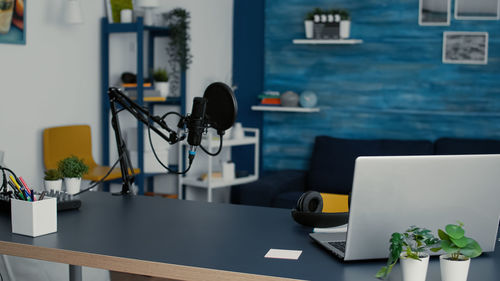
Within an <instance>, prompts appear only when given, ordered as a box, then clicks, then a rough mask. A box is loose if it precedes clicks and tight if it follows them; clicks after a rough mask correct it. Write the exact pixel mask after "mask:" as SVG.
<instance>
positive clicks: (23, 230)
mask: <svg viewBox="0 0 500 281" xmlns="http://www.w3.org/2000/svg"><path fill="white" fill-rule="evenodd" d="M10 202H11V203H10V210H11V212H10V214H11V221H12V233H17V234H22V235H27V236H31V237H37V236H41V235H45V234H49V233H54V232H57V200H56V198H50V197H45V198H44V199H43V200H40V201H35V202H31V201H24V200H18V199H11V200H10Z"/></svg>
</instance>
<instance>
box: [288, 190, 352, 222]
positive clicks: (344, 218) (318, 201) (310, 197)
mask: <svg viewBox="0 0 500 281" xmlns="http://www.w3.org/2000/svg"><path fill="white" fill-rule="evenodd" d="M322 210H323V197H322V196H321V194H320V193H319V192H317V191H307V192H305V193H304V194H302V196H300V198H299V201H297V206H296V208H295V209H293V210H292V217H293V219H294V220H295V221H296V222H298V223H299V224H302V225H305V226H310V227H333V226H339V225H343V224H346V223H347V222H348V220H349V213H323V212H322Z"/></svg>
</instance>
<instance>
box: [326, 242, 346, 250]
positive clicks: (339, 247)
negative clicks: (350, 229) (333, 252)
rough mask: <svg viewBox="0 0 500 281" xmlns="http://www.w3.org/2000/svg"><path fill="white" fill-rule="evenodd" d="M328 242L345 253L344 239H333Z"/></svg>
mask: <svg viewBox="0 0 500 281" xmlns="http://www.w3.org/2000/svg"><path fill="white" fill-rule="evenodd" d="M328 244H330V245H332V246H333V247H335V248H337V249H338V250H340V251H341V252H342V253H345V241H334V242H328Z"/></svg>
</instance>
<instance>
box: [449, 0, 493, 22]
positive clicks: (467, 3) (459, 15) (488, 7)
mask: <svg viewBox="0 0 500 281" xmlns="http://www.w3.org/2000/svg"><path fill="white" fill-rule="evenodd" d="M499 3H500V0H455V18H456V19H457V20H498V19H499V16H498V13H499V9H500V7H499V5H500V4H499Z"/></svg>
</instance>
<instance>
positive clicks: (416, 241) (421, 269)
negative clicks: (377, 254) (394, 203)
mask: <svg viewBox="0 0 500 281" xmlns="http://www.w3.org/2000/svg"><path fill="white" fill-rule="evenodd" d="M390 242H391V244H390V246H389V259H388V260H387V265H386V266H384V267H382V268H381V269H380V270H379V271H378V272H377V274H376V275H375V277H377V278H379V279H385V278H387V277H388V276H389V274H390V273H391V271H392V268H393V267H394V265H396V263H397V262H398V259H400V260H401V268H402V273H403V281H425V276H426V275H427V266H428V265H429V254H428V251H429V250H430V249H431V248H432V247H434V246H436V245H437V244H438V243H439V239H438V238H436V237H434V235H432V233H431V231H430V230H428V229H425V228H420V227H417V226H410V228H408V229H407V230H406V231H405V232H404V233H399V232H395V233H393V234H392V235H391V239H390Z"/></svg>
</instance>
